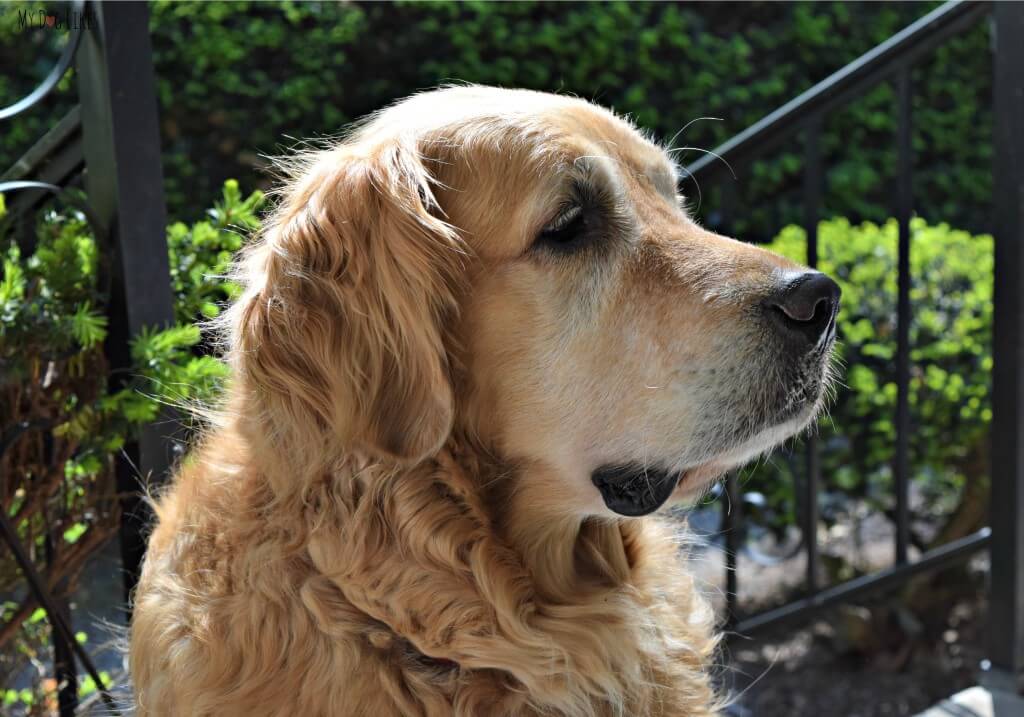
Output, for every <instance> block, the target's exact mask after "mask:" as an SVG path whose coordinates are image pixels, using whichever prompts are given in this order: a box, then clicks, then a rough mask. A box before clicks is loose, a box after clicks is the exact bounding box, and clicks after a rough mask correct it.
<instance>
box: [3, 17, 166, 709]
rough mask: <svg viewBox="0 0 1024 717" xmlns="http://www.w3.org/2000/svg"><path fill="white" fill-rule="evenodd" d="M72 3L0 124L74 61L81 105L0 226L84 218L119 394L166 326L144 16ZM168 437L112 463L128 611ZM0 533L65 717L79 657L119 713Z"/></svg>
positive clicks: (7, 535)
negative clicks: (136, 340)
mask: <svg viewBox="0 0 1024 717" xmlns="http://www.w3.org/2000/svg"><path fill="white" fill-rule="evenodd" d="M70 5H71V10H72V13H73V15H74V17H75V18H76V22H74V23H72V25H71V27H69V28H68V30H69V36H68V40H67V44H66V45H65V47H64V50H63V52H62V54H61V56H60V59H59V60H58V62H57V64H56V65H55V66H54V68H53V70H52V71H51V72H50V73H49V75H48V76H47V77H46V79H45V80H44V81H43V82H42V83H41V84H40V85H39V86H38V87H37V88H36V89H35V90H34V91H33V92H31V93H30V94H29V95H27V96H26V97H25V98H23V99H22V100H19V101H18V102H16V103H14V104H13V105H10V106H8V107H6V108H0V121H3V120H7V119H9V118H11V117H14V116H17V115H21V114H23V113H25V112H29V111H31V110H33V109H36V108H39V107H40V106H41V105H42V103H43V102H44V101H45V100H46V99H47V98H48V97H50V95H51V92H52V90H53V89H54V88H55V87H56V86H57V83H58V81H59V80H60V79H61V78H62V77H63V76H64V75H65V74H66V72H67V71H68V69H69V68H70V67H72V66H73V67H74V68H75V72H76V75H77V90H78V104H76V105H75V106H74V107H73V108H72V109H71V110H70V111H69V112H68V113H67V114H66V115H65V116H64V117H63V118H62V119H61V120H59V121H58V122H56V123H55V124H54V125H53V126H52V127H51V128H50V130H49V131H47V132H46V133H45V135H44V136H43V137H41V138H40V139H39V140H38V141H37V142H36V144H35V145H34V146H32V147H31V148H30V149H29V150H28V151H27V152H26V153H25V154H24V155H23V156H22V157H21V158H20V159H19V160H18V161H17V162H15V164H14V165H13V166H12V167H11V168H10V169H9V170H8V171H7V172H6V173H4V174H3V175H2V176H0V193H4V194H5V195H8V196H9V201H8V212H7V214H8V216H7V217H5V221H11V222H19V221H20V222H21V223H22V224H23V225H25V226H26V227H27V228H28V231H25V232H22V234H23V235H24V236H23V237H22V238H23V239H24V241H26V242H31V241H32V231H31V225H32V223H31V221H30V218H31V216H32V215H33V213H34V212H36V211H37V210H38V209H39V208H40V207H41V205H42V203H43V202H44V201H46V200H47V199H48V198H50V197H51V196H53V195H56V197H57V198H58V201H65V202H71V203H73V204H75V208H76V209H78V210H80V211H82V212H83V213H84V214H85V216H86V217H87V219H88V222H89V224H90V226H91V229H92V231H93V233H94V235H95V238H96V241H97V243H98V244H99V246H100V247H101V250H102V251H103V252H104V255H105V256H108V257H110V258H111V261H110V262H109V265H110V272H111V277H110V295H109V297H108V304H107V314H108V325H109V327H110V330H109V333H108V336H107V340H106V342H105V344H104V352H105V354H106V356H107V361H108V363H109V365H110V368H111V369H112V374H111V375H112V378H111V379H110V380H111V382H112V383H113V384H114V385H113V386H112V387H113V388H117V387H118V386H119V384H117V383H116V382H119V381H123V380H125V371H123V370H121V369H124V368H127V367H129V366H130V364H131V356H130V348H129V341H130V339H131V337H132V336H135V335H138V334H139V333H141V331H142V330H143V329H144V328H149V327H163V326H167V325H169V324H171V323H172V321H173V311H172V301H171V288H170V273H169V266H168V261H169V260H168V255H167V245H166V239H165V232H166V211H165V206H164V197H163V176H162V169H161V164H160V138H159V128H158V124H157V107H156V88H155V77H154V73H153V65H152V59H151V49H150V37H149V14H148V8H147V6H146V4H145V3H111V4H103V5H101V4H99V3H94V2H90V3H88V4H87V3H86V2H84V0H76V1H75V2H72V3H70ZM72 186H76V187H77V186H84V189H85V196H86V201H85V203H84V204H83V203H81V202H77V201H76V200H75V199H74V198H73V197H72V196H70V195H69V194H68V193H67V192H66V191H65V190H66V189H67V188H68V187H72ZM52 429H53V426H52V425H51V424H48V423H45V422H40V423H27V424H24V425H21V424H19V425H16V426H0V456H2V455H3V451H5V450H6V449H7V448H9V447H10V446H11V445H12V444H13V443H14V442H15V441H16V440H18V439H19V438H21V437H22V436H24V435H26V434H27V433H30V432H37V431H42V432H44V433H45V432H47V431H50V430H52ZM167 433H168V431H167V430H164V429H161V428H159V427H158V425H157V424H152V425H149V426H147V427H145V428H143V429H142V430H141V431H140V434H139V436H138V438H137V440H136V441H135V442H133V443H132V444H129V445H127V446H126V447H125V450H124V451H123V452H122V454H121V455H120V456H119V458H118V461H117V465H116V473H117V493H118V496H119V500H120V508H121V525H120V531H119V533H120V538H121V554H122V567H123V574H124V576H125V598H126V599H125V603H126V604H128V599H127V598H128V596H129V594H130V592H131V590H132V589H133V587H134V585H135V582H136V581H137V578H138V570H139V566H140V565H141V561H142V556H143V552H144V550H145V540H144V531H145V527H146V525H147V524H148V522H149V521H148V518H149V513H148V510H147V507H146V504H145V503H144V501H143V499H142V490H141V489H140V487H141V486H140V481H139V478H140V476H145V477H147V478H148V479H149V480H150V481H154V480H156V481H158V480H160V479H161V478H163V477H164V476H166V475H167V472H168V466H169V465H170V463H171V459H172V453H173V450H174V442H173V441H171V440H169V439H168V436H167V435H165V434H167ZM0 538H2V541H3V542H4V543H6V544H7V546H8V547H9V548H10V550H11V553H12V555H13V556H14V559H15V561H16V563H17V564H18V566H19V568H20V569H21V571H22V574H23V575H24V577H25V579H26V581H27V583H28V586H29V590H30V591H31V593H32V595H33V596H34V598H35V600H36V601H37V602H38V604H39V605H40V606H41V607H42V608H43V609H44V610H45V611H46V615H47V619H48V620H49V622H50V624H51V626H52V635H53V637H52V639H53V644H54V667H55V675H56V677H57V680H58V705H59V711H60V715H61V717H71V716H72V715H74V714H75V711H76V709H77V707H78V681H77V670H76V664H75V658H77V660H78V661H79V662H80V663H81V665H82V667H84V668H85V670H86V671H87V672H88V674H89V675H90V676H91V677H92V679H93V681H94V682H95V684H96V686H97V688H98V690H99V693H100V695H101V697H102V699H103V700H104V702H105V703H106V706H107V708H108V709H109V710H110V711H111V712H113V713H115V714H116V713H117V709H116V705H115V702H114V700H113V698H112V697H111V695H110V692H109V686H108V685H105V684H104V681H103V679H102V677H101V675H100V673H99V672H98V670H97V669H96V666H95V664H94V662H93V660H92V659H91V657H90V655H89V654H88V652H87V651H86V650H85V649H84V647H83V646H82V645H81V644H79V643H78V641H77V640H75V637H74V632H73V630H72V626H71V615H70V609H69V605H68V603H67V602H66V601H65V600H58V599H55V598H54V596H53V594H52V593H51V591H50V589H49V588H48V581H47V580H46V579H45V576H43V575H41V574H40V572H39V571H38V570H37V569H36V567H35V565H34V564H33V561H32V559H31V556H30V554H29V551H28V550H26V548H25V546H24V544H23V543H22V542H21V540H20V538H19V536H18V534H17V531H16V527H15V526H14V525H12V523H11V521H10V519H9V517H8V516H7V514H6V511H0Z"/></svg>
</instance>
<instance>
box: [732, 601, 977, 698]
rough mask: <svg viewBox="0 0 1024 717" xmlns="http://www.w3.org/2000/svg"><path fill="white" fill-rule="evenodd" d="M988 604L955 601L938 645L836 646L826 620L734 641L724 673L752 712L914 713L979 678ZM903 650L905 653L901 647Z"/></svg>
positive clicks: (975, 682)
mask: <svg viewBox="0 0 1024 717" xmlns="http://www.w3.org/2000/svg"><path fill="white" fill-rule="evenodd" d="M983 607H984V605H983V603H982V601H981V600H980V599H978V600H974V601H968V602H964V603H961V604H959V605H957V606H956V607H955V608H954V610H953V611H952V614H951V616H950V628H949V629H948V630H947V631H946V632H945V633H944V634H943V636H942V639H940V640H938V641H936V642H935V643H934V644H930V645H927V644H919V645H913V646H908V647H907V649H906V650H904V651H897V652H896V653H892V652H883V653H880V654H878V655H874V656H871V657H864V656H857V655H852V654H842V651H841V650H837V649H836V641H835V634H834V627H833V623H830V622H827V621H821V622H818V623H815V624H814V625H813V626H811V627H809V628H806V629H803V630H800V631H797V632H792V633H790V634H783V635H776V636H774V637H772V638H769V639H765V640H760V641H758V642H757V643H752V642H750V643H744V642H740V641H737V642H733V643H732V644H731V645H730V647H729V650H728V658H729V662H728V665H729V672H728V674H727V677H726V680H727V682H730V683H731V685H732V692H733V694H737V695H739V700H738V704H737V706H736V708H735V709H734V712H733V713H734V714H735V715H737V717H739V716H740V715H742V716H744V717H746V716H754V717H804V716H805V715H806V716H807V717H812V716H813V717H819V716H820V717H826V716H827V717H883V716H884V717H894V716H896V715H900V716H902V715H915V714H917V713H919V712H921V711H923V710H925V709H927V708H928V707H930V706H932V705H934V704H935V703H937V702H939V701H941V700H942V699H944V698H946V697H949V696H950V695H952V694H954V693H956V692H959V691H960V690H962V689H966V688H967V687H970V686H971V685H974V684H977V674H976V673H977V669H978V664H979V662H980V661H981V659H982V657H983V656H984V634H983V621H982V619H981V617H982V616H983V614H984V610H983ZM900 652H904V653H905V654H900Z"/></svg>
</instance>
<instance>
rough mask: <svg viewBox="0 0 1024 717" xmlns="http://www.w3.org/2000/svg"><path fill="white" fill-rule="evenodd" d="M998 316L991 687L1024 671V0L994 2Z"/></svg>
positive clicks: (1008, 683) (1016, 684)
mask: <svg viewBox="0 0 1024 717" xmlns="http://www.w3.org/2000/svg"><path fill="white" fill-rule="evenodd" d="M993 15H994V21H995V66H994V70H995V82H994V95H995V96H994V103H993V107H994V111H993V113H992V114H993V119H994V130H995V136H994V138H993V143H992V144H993V147H994V148H995V152H994V167H993V170H994V196H995V208H994V209H995V215H994V216H995V317H994V323H995V326H994V330H993V331H994V336H993V352H992V353H993V358H994V360H995V364H994V368H993V387H992V413H993V416H992V502H991V506H990V522H991V525H992V560H991V566H992V567H991V570H992V574H991V586H990V595H989V631H990V636H989V660H990V662H991V668H992V669H991V671H990V673H989V675H987V676H986V677H987V680H988V682H989V683H990V685H992V686H996V685H999V686H1002V687H1003V688H1004V689H1013V690H1015V691H1019V690H1020V689H1021V686H1022V685H1021V674H1022V672H1024V289H1022V286H1021V277H1022V276H1024V131H1022V128H1024V43H1022V42H1021V38H1024V4H1021V3H995V4H994V6H993Z"/></svg>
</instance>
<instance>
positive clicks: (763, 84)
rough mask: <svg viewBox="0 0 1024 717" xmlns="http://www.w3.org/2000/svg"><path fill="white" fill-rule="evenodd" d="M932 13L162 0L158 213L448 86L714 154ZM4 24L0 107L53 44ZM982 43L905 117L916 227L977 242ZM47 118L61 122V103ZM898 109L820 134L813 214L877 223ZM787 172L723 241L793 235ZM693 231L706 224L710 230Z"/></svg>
mask: <svg viewBox="0 0 1024 717" xmlns="http://www.w3.org/2000/svg"><path fill="white" fill-rule="evenodd" d="M937 4H938V3H936V2H926V3H878V4H872V3H844V2H836V3H810V2H797V3H742V4H732V3H729V4H715V3H697V4H675V3H624V2H613V3H591V2H584V3H550V2H547V3H542V2H516V3H482V2H470V3H452V2H428V3H400V4H398V5H397V6H396V5H393V4H378V3H359V2H350V3H246V2H240V3H225V2H209V3H179V2H168V1H166V0H160V1H158V2H155V3H153V5H152V7H151V17H152V22H151V28H152V34H153V47H154V56H155V63H156V69H157V75H158V86H159V97H160V112H161V118H162V135H163V142H164V154H163V156H164V166H165V169H166V174H167V183H168V196H169V203H170V207H171V215H172V216H183V215H184V216H187V215H188V214H189V213H191V212H194V211H195V210H196V209H198V208H199V207H201V206H203V203H204V202H205V201H206V198H207V197H209V196H211V195H212V194H213V193H214V192H215V191H216V189H217V187H218V186H219V185H220V183H221V182H223V181H224V179H225V178H226V177H237V178H239V179H240V180H241V181H242V183H243V185H246V186H261V185H260V184H259V182H262V181H265V177H263V176H261V173H260V167H261V166H262V164H263V162H262V160H261V159H260V157H259V155H260V153H271V154H273V153H277V152H278V151H279V147H280V146H281V145H282V144H291V143H292V142H293V140H294V139H305V138H309V137H312V136H321V135H324V134H330V133H334V132H336V131H338V130H339V129H340V128H341V127H342V126H344V125H345V124H346V123H348V122H350V121H351V120H353V119H355V118H357V117H360V116H362V115H364V114H366V113H367V112H370V111H372V110H375V109H377V108H379V107H381V106H383V105H385V104H387V103H389V102H391V101H393V100H394V99H396V98H399V97H404V96H406V95H408V94H410V93H412V92H414V91H417V90H420V89H422V88H427V87H432V86H435V85H437V84H439V83H442V82H446V81H457V80H463V81H469V82H479V83H488V84H497V85H504V86H521V87H528V88H533V89H541V90H552V91H562V92H572V93H575V94H577V95H579V96H581V97H586V98H593V99H596V100H597V101H599V102H601V103H602V104H605V105H609V106H614V107H615V108H617V109H618V110H619V111H621V112H625V113H629V114H631V115H633V116H634V117H635V118H636V120H637V122H638V123H639V124H641V125H643V126H645V127H649V128H651V129H653V130H654V131H655V133H656V134H657V135H658V136H660V137H662V138H663V139H668V138H671V137H672V136H673V135H674V134H675V133H676V132H677V130H679V129H680V128H682V127H683V126H684V125H686V124H687V123H688V122H690V121H691V120H693V119H694V118H697V117H701V116H712V117H720V118H722V120H723V121H721V122H710V121H706V122H698V123H695V124H694V125H692V126H691V127H690V128H689V129H688V130H687V131H686V132H685V133H683V135H682V136H681V137H680V138H679V140H678V141H677V144H678V145H680V146H685V145H690V146H693V145H696V146H700V147H705V148H711V147H712V146H714V145H716V144H718V143H719V142H721V141H723V140H724V139H726V138H728V137H730V136H732V135H733V134H735V133H736V132H738V131H740V130H742V129H743V128H745V127H746V126H748V125H749V124H751V123H752V122H754V121H756V120H758V119H760V118H761V117H763V116H764V115H766V114H767V113H768V112H770V111H772V110H774V109H775V108H776V107H778V106H780V105H781V104H783V103H784V102H786V101H788V100H789V99H791V98H792V97H794V96H795V95H797V94H798V93H799V92H801V91H803V90H805V89H807V88H808V87H809V86H811V85H812V84H813V83H815V82H817V81H819V80H821V79H823V78H824V77H826V76H827V75H828V74H829V73H830V72H833V71H835V70H837V69H839V68H840V67H842V66H843V65H844V64H846V63H847V62H850V61H851V60H853V59H854V58H856V57H857V56H859V55H860V54H861V53H863V52H865V51H867V50H869V49H870V48H871V47H873V46H874V45H876V44H878V43H879V42H882V41H884V40H886V39H887V38H888V37H890V36H891V35H892V34H893V33H894V32H896V31H898V30H900V29H902V28H903V27H905V26H906V25H908V24H910V23H911V22H913V21H914V20H916V19H917V18H919V17H920V16H921V15H923V14H924V13H925V12H928V11H930V10H931V9H933V8H934V7H935V6H936V5H937ZM19 7H20V8H25V7H29V8H32V7H37V6H35V5H34V4H31V3H14V4H11V5H7V6H5V7H4V8H3V9H0V66H3V67H4V68H5V73H4V75H0V98H9V99H13V98H14V97H16V96H18V95H19V94H23V93H25V92H27V91H28V90H29V89H30V87H31V86H32V85H33V84H34V82H35V81H37V80H38V79H39V78H41V77H42V74H43V73H45V71H46V69H47V62H46V61H45V60H43V59H42V58H46V57H54V58H55V57H56V49H55V48H54V47H53V45H54V44H55V43H56V42H57V41H58V36H59V35H60V33H54V32H52V31H49V32H48V31H45V30H37V31H21V30H19V29H18V27H17V23H16V11H17V9H18V8H19ZM987 29H988V28H987V27H986V26H985V24H984V23H981V24H980V25H979V26H978V27H976V28H974V29H972V30H971V31H969V32H968V33H966V34H964V35H963V36H960V37H957V38H954V39H953V40H952V41H950V42H949V43H948V44H947V45H944V46H943V47H942V48H940V49H939V50H938V51H937V52H936V53H935V54H934V55H933V56H931V57H930V58H928V59H926V60H925V62H924V63H923V64H922V65H921V66H920V67H919V68H918V69H917V70H916V71H915V73H914V88H915V95H914V106H913V112H914V123H915V130H914V131H915V134H914V149H915V153H916V161H915V169H916V174H915V184H916V190H917V192H918V194H917V196H918V197H920V198H925V200H924V201H923V202H922V203H921V204H920V205H919V207H918V209H919V211H920V212H921V213H922V215H923V216H925V217H928V218H930V219H932V220H939V219H941V220H946V221H951V222H953V223H954V224H955V225H957V226H961V227H967V228H970V229H973V230H981V231H986V230H989V224H988V215H987V209H986V207H987V206H988V197H989V195H990V191H991V178H990V174H991V173H990V170H989V168H990V166H991V157H992V148H991V140H990V135H991V112H990V99H991V81H990V77H991V67H990V65H991V59H990V52H989V37H988V32H987ZM24 58H39V60H38V61H37V62H25V61H24ZM6 68H9V69H6ZM70 84H71V85H72V87H73V82H71V83H70ZM48 102H55V104H53V105H51V106H53V108H54V110H55V111H56V110H59V109H60V108H61V107H63V108H65V109H66V108H67V107H68V106H70V104H71V102H72V98H71V97H65V98H64V99H63V100H62V101H61V100H56V101H55V100H48ZM61 102H63V104H62V105H61ZM896 104H897V103H896V101H895V95H894V92H893V90H892V88H891V87H890V86H889V85H882V86H880V87H879V88H877V89H876V90H874V91H872V92H871V93H869V94H868V95H867V96H866V97H865V98H863V99H861V100H859V101H857V102H855V103H853V104H852V105H850V106H849V107H848V108H844V109H843V110H841V111H839V112H836V113H834V114H833V116H832V117H831V118H830V119H829V121H828V122H827V124H826V127H825V131H824V133H823V136H822V149H823V151H824V155H825V158H826V161H825V162H824V163H823V166H825V167H827V168H828V172H827V184H828V191H827V192H825V197H826V210H825V211H824V212H823V216H834V215H839V216H848V217H851V218H854V219H855V220H860V219H869V220H872V221H876V222H877V221H884V220H885V218H886V217H888V216H889V215H890V214H891V212H892V208H891V206H890V204H889V199H890V197H891V196H894V193H893V192H892V183H893V181H894V175H895V172H894V167H895V146H896V145H895V127H896V114H895V108H896ZM254 119H255V121H254ZM43 120H44V118H43V117H42V116H41V113H40V112H33V113H32V114H31V115H30V116H27V117H24V118H19V120H18V121H15V122H13V123H8V126H6V127H5V132H4V134H3V138H2V139H0V169H3V168H4V167H6V166H9V165H10V164H11V163H12V162H13V161H14V159H15V158H16V157H17V156H19V155H20V154H21V152H23V151H24V150H25V149H26V148H27V147H28V146H29V145H30V144H31V143H32V142H33V141H34V140H35V138H36V137H38V136H39V135H40V134H41V133H42V130H43V129H44V128H45V125H44V124H43ZM289 138H292V139H289ZM697 156H699V155H698V154H696V153H683V154H681V156H680V158H681V159H682V160H683V161H684V162H689V161H692V160H693V159H695V158H696V157H697ZM801 163H802V148H801V146H800V142H799V141H797V142H794V143H790V144H787V145H786V146H784V147H782V148H780V149H779V150H777V151H773V152H772V153H771V155H770V156H768V157H766V158H765V160H764V161H759V162H757V163H755V164H754V165H753V166H752V167H736V171H737V174H738V175H739V177H740V179H741V182H740V184H739V185H738V186H739V187H740V189H739V192H740V194H741V197H740V198H739V199H740V201H741V202H742V203H741V204H740V206H743V207H744V212H743V220H742V221H741V222H739V223H738V224H737V225H735V228H736V230H737V231H738V232H740V233H741V234H742V235H743V236H745V237H747V238H759V239H768V238H770V236H771V235H772V234H773V233H774V231H775V229H776V228H777V227H781V226H785V225H786V224H789V223H792V222H796V221H799V219H800V211H801V209H800V197H799V190H800V184H801V177H800V172H801ZM687 189H688V192H689V193H691V194H692V193H694V190H693V188H692V187H688V188H687ZM705 194H706V195H707V194H713V192H711V191H710V188H705ZM769 195H770V196H771V201H766V198H767V197H768V196H769ZM706 204H707V205H710V204H711V203H710V202H709V203H706ZM707 219H708V221H709V222H711V223H712V224H715V222H716V221H717V215H714V214H709V215H708V217H707Z"/></svg>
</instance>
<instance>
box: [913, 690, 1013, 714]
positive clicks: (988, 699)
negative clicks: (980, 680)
mask: <svg viewBox="0 0 1024 717" xmlns="http://www.w3.org/2000/svg"><path fill="white" fill-rule="evenodd" d="M917 717H1024V698H1022V697H1020V696H1019V695H1012V694H1009V693H1007V692H998V691H996V692H993V691H989V690H988V689H986V688H984V687H971V688H970V689H967V690H964V691H963V692H958V693H957V694H955V695H953V696H952V697H950V698H949V699H947V700H943V701H942V702H940V703H939V704H937V705H935V706H934V707H932V708H931V709H929V710H925V711H924V712H921V713H920V714H919V715H917Z"/></svg>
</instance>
